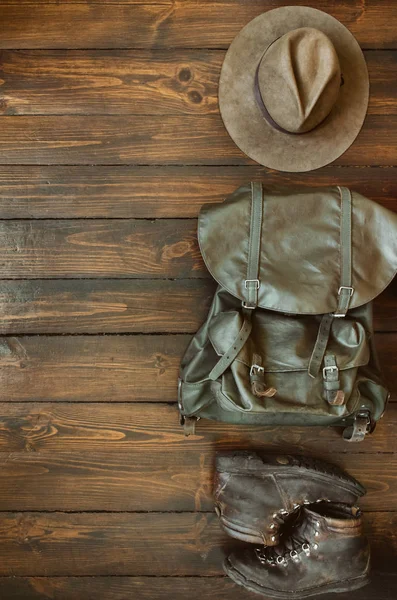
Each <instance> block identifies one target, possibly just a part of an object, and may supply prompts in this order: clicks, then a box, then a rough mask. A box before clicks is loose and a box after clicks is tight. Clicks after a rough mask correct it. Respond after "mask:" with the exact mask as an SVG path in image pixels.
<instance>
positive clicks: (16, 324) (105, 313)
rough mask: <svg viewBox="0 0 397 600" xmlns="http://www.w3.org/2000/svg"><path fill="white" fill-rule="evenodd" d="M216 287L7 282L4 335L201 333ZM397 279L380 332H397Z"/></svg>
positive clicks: (2, 297)
mask: <svg viewBox="0 0 397 600" xmlns="http://www.w3.org/2000/svg"><path fill="white" fill-rule="evenodd" d="M215 288H216V283H215V281H213V280H212V279H204V280H203V279H199V280H196V279H187V280H183V279H180V280H177V279H175V280H173V281H169V280H161V279H160V280H140V279H137V280H134V279H133V280H130V279H129V280H125V279H124V280H123V279H120V280H106V279H105V280H80V279H79V280H47V279H44V280H40V279H35V280H29V281H3V282H2V283H1V290H0V314H1V315H2V319H1V321H0V333H2V334H14V335H22V334H30V333H195V332H196V331H197V329H198V328H199V327H200V325H201V324H202V323H203V321H204V319H205V317H206V315H207V312H208V309H209V307H210V303H211V300H212V296H213V293H214V291H215ZM396 307H397V280H395V281H393V283H392V284H391V285H390V286H389V288H387V290H386V291H385V292H384V293H382V294H381V296H379V298H377V300H376V302H375V320H374V326H375V330H377V331H397V310H396Z"/></svg>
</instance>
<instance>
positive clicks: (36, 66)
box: [0, 50, 397, 115]
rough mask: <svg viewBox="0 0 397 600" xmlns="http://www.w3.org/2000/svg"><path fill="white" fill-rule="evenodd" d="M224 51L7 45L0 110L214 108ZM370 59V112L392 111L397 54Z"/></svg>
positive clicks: (1, 59)
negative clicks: (392, 78) (19, 47)
mask: <svg viewBox="0 0 397 600" xmlns="http://www.w3.org/2000/svg"><path fill="white" fill-rule="evenodd" d="M372 54H373V55H374V57H373V58H370V57H372ZM224 55H225V52H224V51H214V50H213V51H208V50H183V51H181V50H179V51H175V50H159V51H150V52H149V51H142V50H66V51H65V50H51V51H48V50H47V51H43V50H29V51H27V50H26V51H8V50H3V51H1V52H0V65H1V82H0V83H1V85H0V113H1V114H5V115H16V114H18V115H28V114H35V115H45V114H47V115H54V114H64V115H65V114H69V115H87V114H100V115H103V114H106V115H109V114H142V115H149V114H162V115H170V114H189V113H193V114H195V113H203V114H210V113H214V112H217V111H218V80H219V74H220V68H221V65H222V60H223V58H224ZM369 62H370V64H371V73H372V71H373V81H374V83H373V86H374V87H373V95H374V100H372V99H371V109H370V110H371V112H372V113H374V114H376V113H387V114H391V113H393V112H395V111H394V107H393V103H392V102H391V98H390V95H391V93H392V85H388V84H387V79H386V76H387V71H386V74H385V68H384V67H383V65H384V66H385V67H386V66H388V67H389V71H388V74H389V77H390V76H392V73H393V70H394V69H395V68H396V70H397V67H395V64H396V62H397V54H396V53H394V52H392V51H391V52H385V59H384V60H383V52H381V53H378V52H370V53H369ZM385 75H386V76H385ZM388 107H390V112H389V108H388ZM396 112H397V109H396Z"/></svg>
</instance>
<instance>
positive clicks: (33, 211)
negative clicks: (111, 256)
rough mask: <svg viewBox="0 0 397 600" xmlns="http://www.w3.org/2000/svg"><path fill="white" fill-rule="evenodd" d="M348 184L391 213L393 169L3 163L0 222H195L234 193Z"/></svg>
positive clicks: (396, 178)
mask: <svg viewBox="0 0 397 600" xmlns="http://www.w3.org/2000/svg"><path fill="white" fill-rule="evenodd" d="M252 180H262V181H263V183H264V185H265V189H266V188H267V187H272V186H277V187H286V186H287V187H288V186H289V187H303V186H328V185H346V186H347V187H350V188H351V189H353V190H356V191H358V192H360V193H361V194H364V196H367V197H368V198H371V199H372V200H375V201H377V202H380V203H381V204H383V205H384V206H386V207H387V208H389V209H390V210H394V211H397V200H396V198H397V169H396V168H392V167H379V168H377V167H343V168H341V167H335V166H332V165H331V166H328V167H324V168H322V169H318V170H316V171H312V172H310V173H303V174H302V173H279V172H277V171H271V170H270V169H266V168H265V167H260V166H259V165H257V166H240V167H210V166H209V167H183V166H182V167H176V166H170V167H164V166H163V167H162V166H158V167H157V166H153V167H145V166H140V167H131V166H120V165H118V166H100V167H98V166H87V165H86V166H84V165H81V166H46V165H42V166H35V165H25V166H18V165H8V166H6V165H5V166H2V168H1V170H0V218H1V219H17V218H23V219H26V218H32V219H45V218H53V219H54V218H87V217H88V218H109V217H110V218H150V219H153V218H172V217H174V218H175V217H178V218H183V217H185V218H186V217H196V216H197V214H198V212H199V210H200V208H201V206H202V205H204V204H209V203H213V202H222V201H223V200H224V198H225V197H226V196H228V195H229V194H231V193H232V192H233V191H234V190H235V189H236V188H237V187H239V186H240V185H242V184H244V183H247V182H248V181H252Z"/></svg>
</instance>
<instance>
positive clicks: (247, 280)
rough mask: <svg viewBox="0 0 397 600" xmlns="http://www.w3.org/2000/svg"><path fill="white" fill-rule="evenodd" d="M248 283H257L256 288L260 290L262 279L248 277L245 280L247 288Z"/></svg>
mask: <svg viewBox="0 0 397 600" xmlns="http://www.w3.org/2000/svg"><path fill="white" fill-rule="evenodd" d="M247 283H255V289H256V290H259V286H260V281H259V279H246V280H245V281H244V287H245V289H247V288H248V285H247Z"/></svg>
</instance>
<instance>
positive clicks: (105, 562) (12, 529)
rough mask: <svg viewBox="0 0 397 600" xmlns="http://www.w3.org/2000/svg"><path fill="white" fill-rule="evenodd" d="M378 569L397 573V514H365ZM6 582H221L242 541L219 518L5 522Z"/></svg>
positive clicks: (0, 528) (54, 517) (66, 517)
mask: <svg viewBox="0 0 397 600" xmlns="http://www.w3.org/2000/svg"><path fill="white" fill-rule="evenodd" d="M364 522H365V528H366V530H367V532H368V535H369V537H370V541H371V543H372V550H373V557H374V558H373V566H374V568H375V569H382V571H383V572H389V573H394V569H395V560H396V553H397V539H396V536H395V535H394V533H393V529H394V528H395V527H396V524H397V513H384V512H379V513H366V514H365V517H364ZM0 537H1V540H2V548H3V550H2V560H1V562H0V575H2V576H5V575H6V576H8V575H19V576H43V575H45V576H68V575H79V576H84V575H130V576H131V575H138V576H139V575H144V576H153V575H155V576H176V575H177V576H186V575H188V576H204V577H209V576H217V575H221V574H223V573H222V562H223V558H224V556H225V554H226V553H229V552H230V550H231V548H235V547H236V542H235V541H233V540H231V539H230V538H226V536H225V535H224V534H223V533H222V532H221V530H220V527H219V524H218V522H217V517H216V516H215V515H213V514H191V513H182V514H164V513H163V514H159V513H152V514H151V515H148V514H139V513H123V514H114V513H113V514H109V513H106V514H101V513H96V514H87V513H80V514H65V513H52V514H45V513H3V514H1V515H0Z"/></svg>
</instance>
